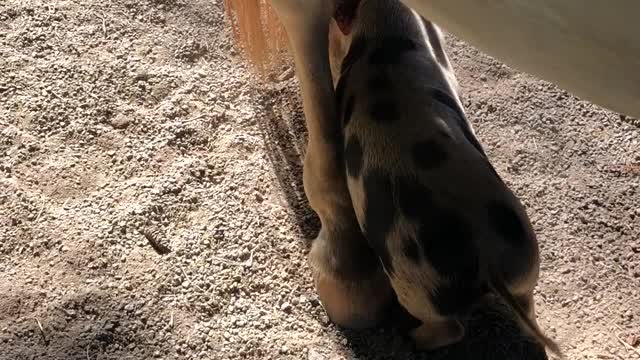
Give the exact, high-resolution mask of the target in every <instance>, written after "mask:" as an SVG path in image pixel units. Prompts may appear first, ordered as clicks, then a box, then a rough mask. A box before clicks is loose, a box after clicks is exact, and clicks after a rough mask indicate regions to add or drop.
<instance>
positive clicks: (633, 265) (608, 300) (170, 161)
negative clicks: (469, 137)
mask: <svg viewBox="0 0 640 360" xmlns="http://www.w3.org/2000/svg"><path fill="white" fill-rule="evenodd" d="M223 21H224V19H223V11H222V6H221V1H220V0H101V1H98V0H67V1H64V0H56V1H51V0H3V1H1V2H0V359H2V360H5V359H6V360H9V359H16V360H18V359H308V360H322V359H330V360H335V359H429V357H428V356H427V355H425V354H415V355H412V354H411V350H410V347H409V346H408V342H407V340H406V339H405V338H403V337H402V336H401V335H400V334H398V333H397V332H396V331H395V330H393V329H391V330H389V329H386V328H382V329H374V330H371V331H368V332H363V333H360V334H359V335H358V336H353V334H351V335H349V333H348V332H347V333H345V332H342V331H340V330H339V329H336V327H335V326H334V325H332V324H330V323H329V321H328V319H327V317H326V316H325V314H324V312H323V310H322V307H321V306H320V304H319V302H318V299H317V296H316V295H315V293H314V291H313V287H312V283H311V277H310V270H309V267H308V266H307V263H306V254H307V252H308V246H309V241H308V240H309V239H310V238H312V237H313V236H314V235H315V232H316V231H317V230H318V222H317V220H316V218H315V216H314V215H313V213H312V211H311V210H310V209H309V208H308V204H307V202H306V200H305V197H304V193H303V190H302V185H301V169H302V168H301V158H302V154H303V152H304V142H305V133H304V121H303V118H302V112H301V105H300V97H299V95H298V87H297V86H298V83H297V80H296V79H295V77H294V76H293V71H292V70H291V68H283V69H282V74H281V75H280V76H279V77H277V78H276V79H274V81H273V82H272V83H270V84H269V85H267V86H263V85H260V84H258V83H255V82H254V81H253V79H252V77H251V75H250V73H249V71H248V70H247V68H246V67H245V66H244V65H242V63H241V62H240V58H239V56H238V52H237V49H234V48H233V46H232V44H231V42H230V33H229V31H228V30H227V29H226V28H225V27H224V22H223ZM448 45H449V46H448V50H449V54H450V56H451V59H452V61H453V64H454V66H455V69H456V71H457V74H458V78H459V80H460V83H461V85H462V88H463V89H464V91H465V93H464V103H465V106H466V107H467V110H468V113H469V116H470V119H471V121H472V122H473V124H474V127H475V129H476V131H477V134H478V137H479V139H480V141H481V143H482V144H483V145H484V146H485V147H486V149H487V152H488V155H489V156H490V158H491V160H492V161H493V163H494V164H495V166H496V168H497V170H498V172H499V173H500V174H501V175H502V176H503V177H504V179H505V181H506V182H507V183H508V185H509V186H511V187H512V189H513V190H514V191H515V192H516V194H517V195H518V196H519V197H521V199H522V200H523V202H524V204H525V205H526V207H527V209H528V212H529V214H530V216H531V218H532V222H533V223H534V226H535V229H536V231H537V233H538V236H539V240H540V244H541V245H540V246H541V252H542V265H541V269H542V271H541V279H540V283H539V286H538V291H537V293H536V306H537V311H538V315H539V319H540V320H539V322H540V324H541V326H542V327H543V328H544V329H545V330H546V331H547V332H548V333H549V335H550V336H552V337H553V338H555V339H557V340H558V341H559V342H560V344H561V345H562V347H563V349H564V351H565V353H566V354H567V356H568V358H569V359H625V360H626V359H640V186H639V185H640V122H638V121H637V120H634V119H630V118H626V117H624V116H620V115H618V114H615V113H612V112H609V111H606V110H603V109H601V108H599V107H597V106H594V105H592V104H590V103H588V102H585V101H580V100H579V99H577V98H575V97H573V96H571V95H569V94H568V93H566V92H564V91H561V90H559V89H558V88H556V87H555V86H552V85H550V84H549V83H546V82H543V81H540V80H537V79H535V78H533V77H531V76H528V75H524V74H521V73H519V72H517V71H514V70H512V69H511V68H509V67H507V66H504V65H502V64H501V63H499V62H496V61H494V60H493V59H491V58H490V57H488V56H486V55H484V54H482V53H481V52H479V51H477V50H475V49H474V48H472V47H470V46H468V45H466V44H464V43H463V42H461V41H458V40H456V39H454V38H452V37H448ZM532 51H535V49H532ZM151 243H154V244H156V248H157V249H156V250H154V249H153V248H152V246H151V245H150V244H151ZM161 254H162V255H161Z"/></svg>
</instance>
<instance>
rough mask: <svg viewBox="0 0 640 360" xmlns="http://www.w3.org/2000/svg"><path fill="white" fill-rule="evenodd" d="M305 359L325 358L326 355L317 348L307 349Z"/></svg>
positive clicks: (317, 359) (320, 359) (316, 359)
mask: <svg viewBox="0 0 640 360" xmlns="http://www.w3.org/2000/svg"><path fill="white" fill-rule="evenodd" d="M307 360H326V357H325V356H324V355H322V354H320V353H319V352H318V351H317V350H314V349H309V352H307Z"/></svg>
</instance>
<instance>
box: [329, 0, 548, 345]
mask: <svg viewBox="0 0 640 360" xmlns="http://www.w3.org/2000/svg"><path fill="white" fill-rule="evenodd" d="M334 30H335V28H334ZM341 30H342V34H340V33H339V36H337V37H336V35H335V34H332V37H333V38H332V39H333V40H336V39H338V40H339V41H338V45H336V44H335V43H334V44H332V51H331V52H332V57H333V58H332V69H334V81H335V80H337V85H336V96H337V102H338V108H339V112H340V118H341V121H342V128H343V133H342V135H343V140H344V163H345V167H346V173H347V182H348V189H349V193H350V195H351V200H352V202H353V207H354V209H355V212H356V217H357V220H358V223H359V225H360V227H361V230H362V231H363V233H364V234H365V237H366V239H367V241H368V243H369V245H370V246H371V247H372V248H373V249H374V251H375V253H376V254H377V256H378V257H379V259H380V261H381V263H382V265H383V267H384V271H385V273H386V274H387V276H388V278H389V279H390V282H391V285H392V287H393V289H394V291H395V292H396V294H397V296H398V300H399V302H400V303H401V304H402V306H403V307H404V308H406V310H407V311H408V312H409V313H410V314H411V315H413V316H414V317H415V318H417V319H419V320H420V321H421V322H422V324H421V325H420V326H419V327H417V328H415V329H413V330H412V332H411V336H412V337H413V339H414V340H415V342H416V345H417V346H418V347H419V348H421V349H435V348H438V347H442V346H445V345H450V344H453V343H456V342H458V341H460V340H461V339H462V338H463V336H464V334H465V330H464V327H463V325H462V321H461V319H463V317H464V316H465V314H467V313H468V312H469V310H470V309H471V307H472V306H473V305H474V304H477V303H479V301H480V300H481V299H482V298H483V297H484V296H486V295H488V294H490V293H492V294H495V295H498V296H500V297H501V298H503V299H504V300H505V302H506V303H507V304H509V306H510V307H511V308H512V309H513V312H514V316H515V317H516V318H517V319H519V323H520V324H521V326H522V327H523V329H526V330H528V331H529V332H530V333H531V334H532V336H534V337H535V338H536V339H537V340H538V341H540V342H541V344H543V345H545V346H547V347H548V348H549V349H551V350H552V351H554V352H556V353H559V349H558V347H557V345H556V344H555V343H554V342H553V341H552V340H550V339H548V338H547V337H546V336H545V335H544V334H543V333H542V332H541V331H540V329H539V328H538V325H537V322H536V317H535V311H534V302H533V290H534V287H535V286H536V283H537V280H538V272H539V254H538V243H537V240H536V236H535V234H534V232H533V229H532V227H531V224H530V221H529V219H528V216H527V214H526V212H525V209H524V207H523V205H522V204H521V203H520V201H519V200H518V199H517V198H516V196H515V195H514V194H513V192H512V191H511V190H510V189H509V188H508V187H507V186H506V184H505V183H504V182H503V181H502V179H501V178H500V176H499V175H498V174H497V173H496V171H495V170H494V168H493V166H492V165H491V163H490V162H489V159H488V158H487V155H486V154H485V152H484V150H483V148H482V146H481V145H480V143H479V142H478V140H477V139H476V137H475V134H474V131H473V129H472V127H471V124H470V123H469V121H468V120H467V117H466V115H465V112H464V110H463V106H462V103H461V101H460V98H459V96H458V93H459V90H458V84H457V81H456V78H455V76H454V73H453V70H452V67H451V64H450V63H449V60H448V58H447V55H446V54H445V52H444V50H443V42H444V41H443V37H442V35H441V32H440V30H439V29H438V28H437V27H436V25H434V24H433V23H431V22H429V21H428V20H426V19H424V18H422V17H420V16H419V15H417V13H415V12H414V11H412V10H411V9H409V8H407V7H405V6H404V5H402V4H401V3H400V2H399V1H396V0H364V1H361V2H360V3H359V4H358V6H357V8H356V9H355V19H354V20H353V23H352V24H350V28H349V29H348V31H345V30H344V28H341ZM344 34H347V35H344ZM341 36H342V37H341ZM340 37H341V38H340ZM340 44H343V45H344V46H343V48H344V50H345V51H344V52H343V53H342V54H341V55H344V56H339V55H340V49H341V47H340ZM347 50H348V51H347ZM344 53H346V55H345V54H344ZM335 64H341V66H339V69H338V66H335Z"/></svg>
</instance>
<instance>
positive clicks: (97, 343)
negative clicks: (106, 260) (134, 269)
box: [0, 291, 173, 360]
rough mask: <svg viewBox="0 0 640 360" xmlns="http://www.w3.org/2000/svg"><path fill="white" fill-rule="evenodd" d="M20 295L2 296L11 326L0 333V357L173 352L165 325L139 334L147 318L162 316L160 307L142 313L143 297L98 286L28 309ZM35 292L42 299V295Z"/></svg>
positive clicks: (120, 356)
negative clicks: (11, 309)
mask: <svg viewBox="0 0 640 360" xmlns="http://www.w3.org/2000/svg"><path fill="white" fill-rule="evenodd" d="M22 295H24V294H22ZM20 298H21V294H20V293H14V296H10V297H9V296H6V297H4V298H3V300H2V301H3V303H6V302H12V303H14V305H15V306H14V308H15V310H16V311H15V312H13V314H12V317H13V318H12V319H6V318H5V319H4V320H6V321H8V322H10V323H11V326H10V328H9V329H8V330H10V331H8V332H2V333H1V334H2V335H0V347H1V348H2V350H0V358H1V359H15V360H22V359H68V360H75V359H82V360H86V359H96V358H100V359H142V358H147V357H148V356H149V354H152V353H154V352H155V351H158V352H159V353H162V354H169V353H171V352H173V351H172V350H173V349H169V347H168V346H169V343H170V341H168V340H169V339H168V338H169V337H171V334H170V329H169V328H167V333H164V334H156V336H154V337H152V338H149V337H148V336H144V335H143V334H144V333H145V332H144V331H143V330H144V329H145V328H146V327H147V326H149V325H150V324H151V323H154V322H157V321H165V320H166V318H164V317H162V315H160V314H161V313H162V311H156V312H155V313H154V312H152V313H154V314H155V315H153V317H147V316H145V315H144V314H142V311H141V310H142V308H143V307H144V306H145V305H144V303H138V302H136V301H135V300H131V299H127V301H126V302H125V301H124V299H117V298H115V297H113V296H112V295H111V294H108V293H104V292H98V291H96V292H92V291H89V292H76V293H74V294H72V295H69V296H68V297H65V298H63V299H60V300H59V301H56V302H54V303H52V304H47V305H46V310H45V311H36V312H34V311H33V310H34V309H33V308H31V306H29V304H28V303H21V300H20ZM41 298H42V299H41V300H42V301H43V302H46V301H47V299H46V295H42V296H41ZM5 305H6V304H5ZM2 322H4V321H2ZM167 326H169V325H167ZM107 354H109V355H107Z"/></svg>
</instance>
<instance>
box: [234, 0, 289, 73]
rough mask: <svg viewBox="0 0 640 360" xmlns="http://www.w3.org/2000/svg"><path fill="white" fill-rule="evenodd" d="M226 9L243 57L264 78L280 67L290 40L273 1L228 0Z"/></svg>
mask: <svg viewBox="0 0 640 360" xmlns="http://www.w3.org/2000/svg"><path fill="white" fill-rule="evenodd" d="M224 8H225V14H226V17H227V22H228V25H229V26H231V28H232V29H233V39H234V42H235V44H236V45H237V46H238V47H239V48H240V52H241V54H242V57H243V59H244V60H245V61H246V62H247V63H248V64H249V65H250V67H251V68H252V69H253V70H254V71H256V74H257V75H259V76H260V77H262V78H265V77H266V76H268V75H269V74H270V73H272V72H273V71H275V70H277V68H278V67H279V66H281V65H282V63H283V62H284V60H285V58H286V56H287V48H288V43H287V37H286V34H285V32H284V27H283V26H282V24H281V23H280V21H279V19H278V16H277V15H276V13H275V11H274V10H273V8H272V7H271V4H270V0H224Z"/></svg>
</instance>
